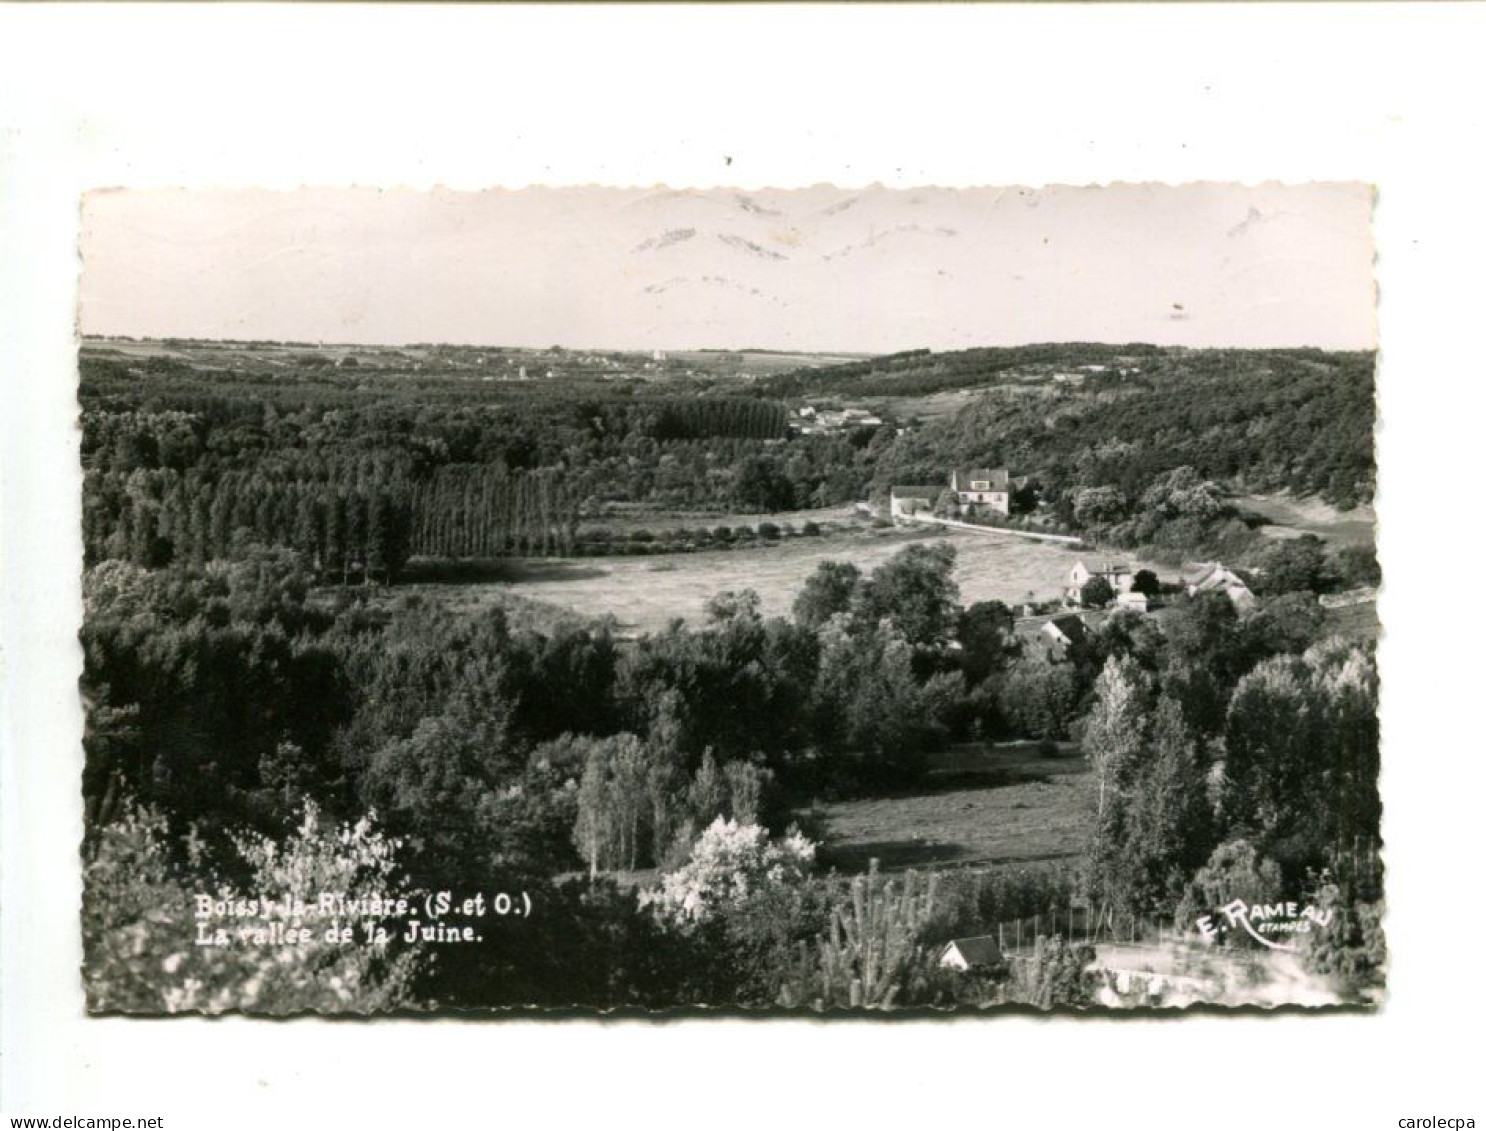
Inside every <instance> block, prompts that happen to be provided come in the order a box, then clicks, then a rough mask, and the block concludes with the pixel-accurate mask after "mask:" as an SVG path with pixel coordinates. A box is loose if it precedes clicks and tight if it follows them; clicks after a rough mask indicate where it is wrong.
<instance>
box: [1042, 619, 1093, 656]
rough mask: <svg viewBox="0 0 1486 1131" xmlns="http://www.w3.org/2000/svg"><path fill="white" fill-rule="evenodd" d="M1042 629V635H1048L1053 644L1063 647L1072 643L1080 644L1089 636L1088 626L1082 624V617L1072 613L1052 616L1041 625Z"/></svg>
mask: <svg viewBox="0 0 1486 1131" xmlns="http://www.w3.org/2000/svg"><path fill="white" fill-rule="evenodd" d="M1042 631H1043V634H1044V635H1046V636H1050V637H1051V638H1052V640H1053V642H1054V643H1055V644H1061V645H1062V646H1063V647H1065V648H1067V647H1069V646H1070V645H1073V644H1082V643H1083V642H1084V641H1085V640H1087V639H1088V637H1089V630H1088V626H1087V625H1085V624H1084V622H1083V618H1082V617H1080V616H1077V615H1075V614H1073V613H1065V614H1064V615H1063V616H1060V617H1053V619H1052V620H1050V621H1048V622H1047V623H1046V624H1045V625H1043V626H1042Z"/></svg>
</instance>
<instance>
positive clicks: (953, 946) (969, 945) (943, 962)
mask: <svg viewBox="0 0 1486 1131" xmlns="http://www.w3.org/2000/svg"><path fill="white" fill-rule="evenodd" d="M1000 961H1001V948H1000V946H998V945H997V943H996V939H995V936H993V935H976V936H975V937H973V938H968V939H951V940H950V941H949V942H948V943H947V944H946V945H945V947H944V949H943V950H942V951H940V952H939V965H940V966H943V967H945V968H946V969H949V970H979V969H984V968H985V967H987V966H995V965H997V964H998V963H1000Z"/></svg>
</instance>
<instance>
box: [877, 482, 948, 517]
mask: <svg viewBox="0 0 1486 1131" xmlns="http://www.w3.org/2000/svg"><path fill="white" fill-rule="evenodd" d="M942 490H944V488H943V487H894V488H892V489H891V490H889V491H888V509H889V511H890V512H891V513H892V516H893V518H895V519H896V518H911V517H912V516H913V515H915V514H917V513H918V512H919V511H930V512H932V511H933V509H934V500H935V499H937V498H938V497H939V492H940V491H942Z"/></svg>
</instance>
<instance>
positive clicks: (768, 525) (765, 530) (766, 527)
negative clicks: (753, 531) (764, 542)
mask: <svg viewBox="0 0 1486 1131" xmlns="http://www.w3.org/2000/svg"><path fill="white" fill-rule="evenodd" d="M758 535H759V537H760V538H767V539H768V540H769V541H771V542H772V541H776V540H777V539H778V538H779V527H777V526H775V525H774V524H773V523H772V522H761V523H759V524H758Z"/></svg>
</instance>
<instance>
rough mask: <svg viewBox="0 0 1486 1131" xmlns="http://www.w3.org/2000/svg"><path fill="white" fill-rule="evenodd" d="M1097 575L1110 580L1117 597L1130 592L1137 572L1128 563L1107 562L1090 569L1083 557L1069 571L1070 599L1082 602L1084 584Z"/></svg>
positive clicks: (1068, 595)
mask: <svg viewBox="0 0 1486 1131" xmlns="http://www.w3.org/2000/svg"><path fill="white" fill-rule="evenodd" d="M1096 577H1102V578H1104V580H1105V581H1107V582H1109V587H1110V589H1111V590H1113V592H1114V594H1115V596H1116V597H1118V596H1119V595H1120V594H1122V593H1128V592H1130V587H1131V586H1133V585H1134V584H1135V573H1134V571H1133V570H1131V569H1130V567H1129V566H1127V565H1118V564H1116V563H1114V562H1105V563H1104V564H1103V565H1102V566H1098V567H1096V568H1094V569H1090V568H1089V567H1088V566H1087V565H1085V564H1084V562H1083V559H1079V560H1078V561H1076V562H1074V563H1073V568H1072V569H1071V570H1069V571H1068V590H1067V597H1068V600H1069V601H1070V602H1072V603H1073V604H1075V605H1078V604H1082V603H1083V593H1084V586H1085V585H1087V584H1088V583H1089V582H1090V581H1092V580H1094V578H1096Z"/></svg>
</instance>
